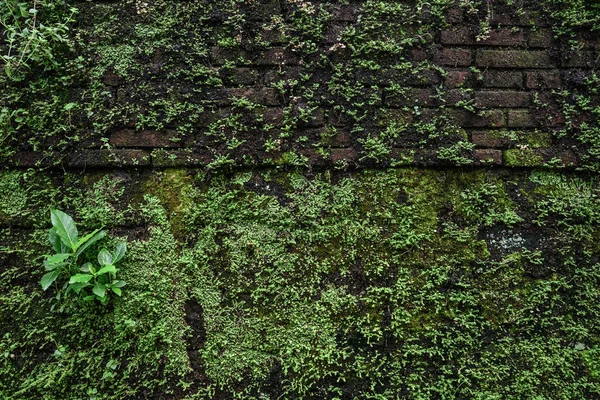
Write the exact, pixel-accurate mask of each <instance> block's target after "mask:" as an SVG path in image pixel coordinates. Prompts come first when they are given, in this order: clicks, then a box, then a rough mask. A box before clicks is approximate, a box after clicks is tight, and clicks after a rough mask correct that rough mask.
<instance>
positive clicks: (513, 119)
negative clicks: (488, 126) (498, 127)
mask: <svg viewBox="0 0 600 400" xmlns="http://www.w3.org/2000/svg"><path fill="white" fill-rule="evenodd" d="M508 126H509V127H511V128H534V127H536V126H537V123H536V120H535V116H534V115H533V114H532V113H531V112H530V111H529V110H509V111H508Z"/></svg>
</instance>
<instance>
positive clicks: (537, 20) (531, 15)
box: [490, 8, 549, 27]
mask: <svg viewBox="0 0 600 400" xmlns="http://www.w3.org/2000/svg"><path fill="white" fill-rule="evenodd" d="M511 10H512V11H516V10H515V9H514V8H512V9H511ZM490 22H491V25H492V26H497V25H503V26H523V27H525V26H527V27H529V26H548V25H549V24H548V21H547V20H546V19H545V18H544V17H543V16H542V15H541V14H540V13H539V12H538V11H530V10H522V11H521V10H520V11H519V12H507V11H504V12H494V13H492V18H491V21H490Z"/></svg>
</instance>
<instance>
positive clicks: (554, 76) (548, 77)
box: [525, 71, 562, 89]
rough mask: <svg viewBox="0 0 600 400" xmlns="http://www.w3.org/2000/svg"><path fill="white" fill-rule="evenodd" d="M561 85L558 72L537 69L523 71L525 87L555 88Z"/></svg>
mask: <svg viewBox="0 0 600 400" xmlns="http://www.w3.org/2000/svg"><path fill="white" fill-rule="evenodd" d="M560 86H562V79H561V77H560V72H558V71H555V72H550V71H539V72H527V73H525V87H527V89H556V88H559V87H560Z"/></svg>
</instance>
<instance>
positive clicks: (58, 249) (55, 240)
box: [48, 227, 62, 253]
mask: <svg viewBox="0 0 600 400" xmlns="http://www.w3.org/2000/svg"><path fill="white" fill-rule="evenodd" d="M48 239H49V240H50V244H51V245H52V249H54V252H55V253H62V245H61V243H62V242H61V240H60V237H59V236H58V234H57V233H56V228H54V227H52V228H50V231H48Z"/></svg>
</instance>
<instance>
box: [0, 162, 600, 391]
mask: <svg viewBox="0 0 600 400" xmlns="http://www.w3.org/2000/svg"><path fill="white" fill-rule="evenodd" d="M0 183H1V186H0V187H2V188H3V192H2V202H1V203H0V204H2V206H1V207H2V208H1V210H0V216H1V217H2V221H3V228H2V230H1V231H0V235H1V238H2V240H1V242H2V246H3V248H2V249H3V252H2V253H1V257H2V260H1V265H2V270H1V272H0V277H1V279H0V293H1V296H2V297H1V299H2V301H1V302H0V315H1V319H0V321H1V322H0V331H1V332H2V337H1V338H0V349H1V350H2V351H1V352H0V356H1V357H2V358H1V364H0V368H1V371H2V373H1V374H0V376H1V378H0V393H1V394H2V397H3V398H7V399H38V398H39V399H67V398H68V399H83V398H85V399H88V398H98V399H123V398H131V399H134V398H135V399H142V398H156V399H158V398H177V399H182V398H233V397H238V398H271V399H276V398H314V399H316V398H342V399H346V398H397V397H400V398H415V399H417V398H419V399H430V398H481V399H491V398H498V399H505V398H515V399H517V398H540V399H541V398H544V399H550V398H557V399H558V398H560V399H576V398H578V399H579V398H595V397H596V396H598V394H599V389H600V381H599V379H600V364H599V361H598V360H599V355H600V331H599V329H600V289H599V287H600V286H599V285H600V259H599V255H600V253H599V251H598V245H597V243H598V240H599V238H600V230H599V226H600V199H599V197H598V193H600V187H599V186H598V183H597V182H596V181H595V180H594V179H592V178H590V177H589V176H577V175H573V174H564V173H562V174H558V173H553V172H543V171H537V172H514V171H513V172H510V173H508V172H506V171H496V172H494V171H486V170H479V171H473V170H470V171H466V170H448V171H432V170H430V171H427V170H420V169H395V170H387V171H364V172H360V173H343V172H323V173H319V174H316V175H312V174H305V173H302V172H298V171H296V172H282V171H276V170H269V171H263V172H239V173H235V174H230V175H218V176H210V175H207V174H205V173H202V172H198V171H195V170H182V169H172V170H165V171H163V172H150V171H147V172H142V171H135V170H130V171H127V172H111V173H105V172H99V173H94V174H87V175H85V176H82V175H81V174H79V173H69V174H62V173H60V174H59V173H57V174H47V173H34V172H18V171H17V172H16V171H10V172H4V173H2V174H1V175H0ZM4 189H6V190H4ZM48 206H52V207H59V208H61V209H64V210H67V211H68V212H69V213H71V214H72V215H74V216H76V217H77V219H78V221H80V230H81V231H90V230H91V229H92V228H96V227H99V226H104V227H106V229H108V230H109V231H110V233H111V235H112V237H113V240H115V241H116V240H120V239H126V240H127V242H128V244H129V251H128V253H127V255H126V258H125V260H124V262H123V264H122V266H121V269H120V274H121V278H122V279H123V280H125V281H126V282H127V283H128V284H127V286H126V287H125V288H123V297H122V298H115V299H114V300H111V303H109V305H108V306H102V305H101V304H100V303H90V302H86V301H84V300H76V299H73V298H71V299H68V300H66V301H64V302H62V303H61V302H57V301H56V300H54V299H53V297H54V293H55V292H54V289H51V290H49V291H48V292H43V291H42V290H41V287H40V285H39V278H40V277H41V275H42V274H43V268H42V267H41V262H42V259H41V255H42V254H44V253H47V252H48V251H49V245H47V243H46V240H47V239H46V232H47V227H48V216H47V211H46V210H47V207H48ZM61 305H62V306H64V307H66V308H65V310H64V311H62V312H59V311H57V310H58V309H59V308H60V307H59V306H61ZM51 308H54V311H51Z"/></svg>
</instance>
